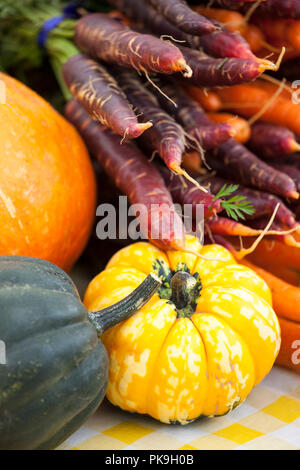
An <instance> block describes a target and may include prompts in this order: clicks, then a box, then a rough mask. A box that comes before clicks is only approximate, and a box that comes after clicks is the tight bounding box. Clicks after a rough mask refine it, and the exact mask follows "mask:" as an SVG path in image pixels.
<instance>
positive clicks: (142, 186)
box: [65, 100, 185, 250]
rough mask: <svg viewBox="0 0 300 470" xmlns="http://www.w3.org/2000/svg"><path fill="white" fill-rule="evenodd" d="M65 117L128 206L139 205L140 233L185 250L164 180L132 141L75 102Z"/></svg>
mask: <svg viewBox="0 0 300 470" xmlns="http://www.w3.org/2000/svg"><path fill="white" fill-rule="evenodd" d="M65 112H66V116H67V118H68V119H69V120H70V121H71V122H72V123H73V124H74V125H75V127H76V128H77V130H78V131H79V132H80V134H81V135H82V137H83V138H84V140H85V142H86V144H87V146H88V148H89V150H90V152H91V154H92V155H94V156H95V157H96V158H97V160H98V161H99V163H100V165H101V166H102V167H103V169H104V170H105V171H106V173H107V174H108V175H109V176H110V177H111V178H112V180H113V181H114V182H115V184H116V186H117V187H118V188H119V190H120V191H121V192H123V193H125V194H126V195H127V196H128V197H129V200H130V202H131V204H138V205H139V206H138V211H139V212H140V216H139V222H140V226H141V230H142V231H143V233H144V235H145V236H148V238H149V240H151V241H152V242H153V243H154V244H156V245H157V246H159V247H160V248H162V249H177V250H178V249H179V250H180V249H184V247H185V237H184V227H183V223H182V220H181V218H180V217H179V215H178V214H177V212H176V211H175V208H174V205H173V201H172V198H171V195H170V193H169V191H168V190H167V188H166V186H165V184H164V181H163V178H162V177H161V175H160V173H159V171H158V170H157V169H156V168H155V166H154V165H153V164H151V163H150V162H149V160H148V159H147V158H146V157H145V156H144V155H143V154H142V152H141V151H140V150H139V149H138V148H137V146H136V145H135V144H134V143H133V142H132V141H127V142H124V143H123V144H122V145H120V142H121V138H120V137H119V136H118V135H117V134H115V133H114V132H113V131H111V130H110V129H107V128H105V127H103V126H101V124H98V123H96V122H95V121H93V120H92V119H91V118H90V117H89V116H88V114H86V112H85V111H84V109H83V108H82V107H81V106H80V105H79V104H78V103H77V102H76V101H75V100H73V101H70V102H69V103H68V104H67V106H66V110H65Z"/></svg>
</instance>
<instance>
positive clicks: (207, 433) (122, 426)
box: [58, 367, 300, 450]
mask: <svg viewBox="0 0 300 470" xmlns="http://www.w3.org/2000/svg"><path fill="white" fill-rule="evenodd" d="M58 449H64V450H65V449H68V450H72V449H73V450H78V449H80V450H204V449H208V450H233V449H235V450H241V449H244V450H245V449H247V450H252V449H253V450H254V449H255V450H300V376H299V374H296V373H294V372H291V371H288V370H285V369H282V368H279V367H274V368H273V370H272V371H271V373H270V374H269V375H268V377H266V378H265V379H264V381H263V382H262V383H261V384H259V385H258V386H257V387H256V388H255V389H254V390H253V391H252V393H251V394H250V396H249V397H248V398H247V400H246V401H245V402H244V403H243V404H242V405H241V406H240V407H238V408H236V409H235V410H234V411H233V412H232V413H230V414H228V415H226V416H224V417H220V418H203V419H199V420H198V421H196V422H193V423H191V424H188V425H187V426H179V425H166V424H162V423H159V422H157V421H155V420H154V419H152V418H150V417H148V416H141V415H137V414H131V413H127V412H125V411H122V410H120V409H118V408H116V407H114V406H112V405H111V404H109V403H108V402H106V401H105V402H104V403H103V404H102V405H101V407H100V409H99V410H98V411H97V412H96V413H95V414H94V415H93V416H92V417H91V418H90V419H89V420H88V421H87V422H86V423H85V424H84V426H82V427H81V428H80V429H79V430H78V431H77V432H76V433H75V434H73V435H72V436H71V437H69V438H68V439H67V440H66V441H65V442H64V443H63V444H62V445H61V446H60V447H59V448H58Z"/></svg>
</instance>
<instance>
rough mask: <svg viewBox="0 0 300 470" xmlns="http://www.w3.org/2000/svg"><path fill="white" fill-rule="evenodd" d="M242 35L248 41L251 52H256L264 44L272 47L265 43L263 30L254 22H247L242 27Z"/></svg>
mask: <svg viewBox="0 0 300 470" xmlns="http://www.w3.org/2000/svg"><path fill="white" fill-rule="evenodd" d="M242 36H243V37H244V38H245V39H246V41H247V42H248V44H249V46H250V48H251V51H252V52H257V51H259V50H260V49H261V48H262V47H264V46H265V47H267V48H268V49H273V48H272V46H271V47H270V45H269V44H267V41H266V39H265V36H264V34H263V32H262V31H261V30H260V29H259V28H258V27H257V26H255V25H254V24H250V23H248V24H247V25H246V26H245V28H244V31H243V33H242Z"/></svg>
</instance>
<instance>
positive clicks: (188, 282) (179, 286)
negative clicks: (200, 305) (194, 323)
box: [171, 271, 198, 316]
mask: <svg viewBox="0 0 300 470" xmlns="http://www.w3.org/2000/svg"><path fill="white" fill-rule="evenodd" d="M197 285H198V281H197V279H195V278H194V277H193V276H191V274H189V273H187V272H185V271H178V272H177V273H175V274H174V276H173V277H172V280H171V288H172V298H171V300H172V302H174V304H175V306H176V308H177V310H178V311H182V312H183V316H187V315H186V312H185V310H186V309H188V310H190V308H189V307H190V306H191V305H192V304H193V301H194V300H195V297H196V293H197Z"/></svg>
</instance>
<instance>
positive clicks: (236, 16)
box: [193, 5, 246, 33]
mask: <svg viewBox="0 0 300 470" xmlns="http://www.w3.org/2000/svg"><path fill="white" fill-rule="evenodd" d="M193 10H195V11H196V12H197V13H200V14H201V15H203V16H206V18H212V19H214V20H217V21H219V22H220V23H222V24H223V25H224V26H226V28H227V29H229V30H230V31H238V32H239V33H243V31H244V30H245V27H246V24H245V21H244V17H243V15H242V14H241V13H239V12H237V11H231V10H223V9H218V8H208V7H205V6H198V5H197V6H195V7H193Z"/></svg>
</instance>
